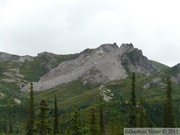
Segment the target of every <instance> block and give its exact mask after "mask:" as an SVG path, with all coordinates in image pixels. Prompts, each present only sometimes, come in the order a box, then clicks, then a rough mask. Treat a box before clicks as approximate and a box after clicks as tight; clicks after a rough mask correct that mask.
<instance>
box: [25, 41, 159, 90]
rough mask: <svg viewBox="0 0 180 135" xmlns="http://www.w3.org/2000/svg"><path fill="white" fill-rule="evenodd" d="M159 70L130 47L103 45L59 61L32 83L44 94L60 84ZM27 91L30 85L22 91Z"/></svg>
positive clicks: (88, 81) (121, 77)
mask: <svg viewBox="0 0 180 135" xmlns="http://www.w3.org/2000/svg"><path fill="white" fill-rule="evenodd" d="M157 71H158V70H157V69H156V68H155V67H154V66H153V65H152V63H151V62H150V61H149V60H148V59H147V58H146V57H145V56H143V54H142V51H141V50H138V49H136V48H134V47H133V45H132V44H122V45H121V47H120V48H119V47H118V46H117V45H116V43H114V44H103V45H101V46H100V47H98V48H96V49H86V50H85V51H83V52H82V53H81V55H80V56H79V57H78V58H76V59H73V60H69V61H65V62H62V63H61V64H60V65H59V66H58V67H56V68H54V69H52V70H50V71H49V72H48V73H47V74H46V75H44V76H43V77H41V79H40V80H39V82H35V83H34V90H35V91H43V90H47V89H50V88H53V87H56V86H57V85H61V84H63V83H69V82H71V81H74V80H77V79H80V80H81V81H82V82H83V84H86V83H106V82H108V81H113V80H117V79H125V78H126V77H127V76H128V73H129V72H137V73H142V74H146V75H150V74H153V73H156V72H157ZM28 89H29V85H26V86H25V87H23V88H22V91H26V90H28Z"/></svg>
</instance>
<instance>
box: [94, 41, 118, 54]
mask: <svg viewBox="0 0 180 135" xmlns="http://www.w3.org/2000/svg"><path fill="white" fill-rule="evenodd" d="M97 49H98V50H100V51H103V52H112V51H116V50H117V49H118V46H117V44H116V43H114V44H102V45H101V46H100V47H98V48H97Z"/></svg>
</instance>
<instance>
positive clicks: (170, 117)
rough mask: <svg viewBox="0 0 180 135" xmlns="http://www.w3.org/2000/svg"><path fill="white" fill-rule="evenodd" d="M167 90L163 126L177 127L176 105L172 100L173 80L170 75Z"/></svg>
mask: <svg viewBox="0 0 180 135" xmlns="http://www.w3.org/2000/svg"><path fill="white" fill-rule="evenodd" d="M166 89H167V92H166V100H165V102H164V112H163V127H169V128H173V127H175V116H174V106H173V100H172V94H173V90H172V82H171V78H170V76H168V78H167V87H166Z"/></svg>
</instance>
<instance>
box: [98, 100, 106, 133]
mask: <svg viewBox="0 0 180 135" xmlns="http://www.w3.org/2000/svg"><path fill="white" fill-rule="evenodd" d="M99 102H100V103H99V114H100V115H99V118H100V119H99V127H100V135H104V133H105V128H104V114H103V105H102V97H101V96H100V97H99Z"/></svg>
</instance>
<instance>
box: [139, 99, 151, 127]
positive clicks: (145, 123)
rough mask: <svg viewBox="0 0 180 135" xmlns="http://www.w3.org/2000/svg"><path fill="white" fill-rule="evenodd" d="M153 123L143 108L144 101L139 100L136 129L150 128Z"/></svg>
mask: <svg viewBox="0 0 180 135" xmlns="http://www.w3.org/2000/svg"><path fill="white" fill-rule="evenodd" d="M152 126H153V123H152V121H151V119H150V117H149V114H148V112H147V111H146V109H145V108H144V100H143V98H142V97H141V99H140V106H139V109H138V116H137V127H140V128H144V127H152Z"/></svg>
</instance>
